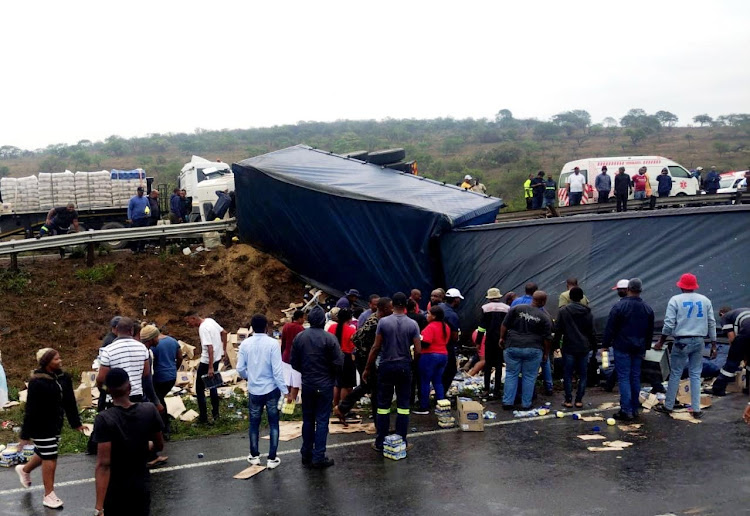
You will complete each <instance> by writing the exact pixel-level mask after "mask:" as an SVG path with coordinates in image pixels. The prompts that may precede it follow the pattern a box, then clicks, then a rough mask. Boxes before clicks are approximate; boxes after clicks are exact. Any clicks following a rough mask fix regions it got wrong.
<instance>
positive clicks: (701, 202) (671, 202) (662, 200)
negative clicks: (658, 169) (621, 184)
mask: <svg viewBox="0 0 750 516" xmlns="http://www.w3.org/2000/svg"><path fill="white" fill-rule="evenodd" d="M748 202H750V196H748V195H745V196H744V197H743V193H742V192H736V193H726V194H713V195H690V196H684V197H677V196H674V197H650V198H649V199H645V200H634V199H629V200H628V211H635V210H653V209H656V208H667V207H672V206H675V207H678V208H679V207H684V206H705V205H712V204H732V203H735V204H743V203H748ZM615 209H616V205H615V200H614V199H610V200H609V202H607V203H603V204H598V203H592V204H581V205H579V206H558V207H547V208H545V209H543V210H528V211H517V212H511V213H501V214H499V215H498V216H497V219H496V221H497V222H514V221H519V220H533V219H543V218H548V217H567V216H571V215H583V214H591V213H612V212H614V211H615Z"/></svg>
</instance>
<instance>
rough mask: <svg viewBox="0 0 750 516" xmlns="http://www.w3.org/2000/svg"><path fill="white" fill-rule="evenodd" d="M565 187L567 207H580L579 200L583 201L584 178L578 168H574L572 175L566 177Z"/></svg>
mask: <svg viewBox="0 0 750 516" xmlns="http://www.w3.org/2000/svg"><path fill="white" fill-rule="evenodd" d="M565 186H566V188H567V189H568V200H569V201H570V202H569V205H570V206H578V205H580V204H581V199H583V189H584V188H586V177H585V176H584V175H583V174H581V170H580V169H579V168H578V167H575V168H574V169H573V173H572V174H570V175H569V176H568V177H567V179H566V180H565Z"/></svg>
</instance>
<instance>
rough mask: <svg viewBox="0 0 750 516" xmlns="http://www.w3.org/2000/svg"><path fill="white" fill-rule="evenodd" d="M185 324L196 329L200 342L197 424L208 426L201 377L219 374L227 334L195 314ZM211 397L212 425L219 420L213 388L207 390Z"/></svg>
mask: <svg viewBox="0 0 750 516" xmlns="http://www.w3.org/2000/svg"><path fill="white" fill-rule="evenodd" d="M185 322H186V323H187V325H188V326H190V327H192V328H198V335H199V336H200V340H201V358H200V363H199V364H198V371H197V372H196V374H195V397H196V399H197V401H198V412H199V415H198V422H199V423H201V424H204V425H206V424H208V409H207V407H206V386H205V383H204V381H203V377H204V376H206V375H208V376H213V375H214V374H219V364H220V363H221V359H222V357H223V356H224V354H225V352H226V349H227V332H226V331H224V328H222V327H221V325H219V323H217V322H216V321H215V320H213V319H211V318H210V317H206V318H205V319H204V318H202V317H201V316H200V315H198V314H197V313H193V314H190V315H188V316H187V317H185ZM209 393H210V396H211V408H212V410H211V415H212V416H213V420H214V423H215V422H216V420H218V419H219V393H218V391H217V389H216V388H215V387H214V388H213V389H210V390H209Z"/></svg>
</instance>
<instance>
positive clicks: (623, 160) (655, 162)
mask: <svg viewBox="0 0 750 516" xmlns="http://www.w3.org/2000/svg"><path fill="white" fill-rule="evenodd" d="M604 166H606V167H607V174H608V175H609V176H610V178H611V180H612V181H611V183H612V188H613V189H614V186H615V175H616V174H617V173H618V170H619V169H620V167H625V173H626V174H628V175H630V176H631V177H632V176H634V175H636V174H637V173H638V169H640V168H641V167H646V174H648V177H649V182H650V183H651V190H652V192H653V194H654V195H656V191H657V189H658V184H659V183H658V181H657V180H656V177H657V176H658V175H659V174H660V173H661V170H662V169H663V168H665V167H666V168H667V170H669V175H670V176H671V177H672V191H671V192H670V193H669V195H670V196H685V195H696V194H698V193H699V192H700V184H699V183H698V180H697V179H696V178H694V177H693V176H692V175H691V174H690V172H689V171H688V170H687V169H686V168H685V167H683V166H682V165H680V164H679V163H677V162H675V161H672V160H671V159H669V158H664V157H661V156H631V157H627V156H625V157H622V156H620V157H609V158H585V159H579V160H576V161H570V162H568V163H566V164H565V166H563V168H562V171H561V172H560V181H559V182H558V183H557V188H558V190H557V198H558V201H559V203H560V206H567V205H568V193H567V191H566V189H565V180H566V179H567V178H568V176H569V175H570V174H572V173H573V169H574V168H575V167H578V169H579V170H580V173H581V174H583V175H584V176H585V177H586V188H585V189H584V192H583V199H582V200H581V203H582V204H586V203H593V202H596V201H597V200H598V195H599V194H598V192H597V191H596V188H595V186H594V184H595V181H596V176H597V175H599V174H601V172H602V167H604ZM611 195H614V194H613V193H611V191H610V196H611ZM630 197H631V198H632V197H633V196H632V194H631V195H630Z"/></svg>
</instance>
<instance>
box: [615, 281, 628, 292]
mask: <svg viewBox="0 0 750 516" xmlns="http://www.w3.org/2000/svg"><path fill="white" fill-rule="evenodd" d="M618 288H628V280H626V279H621V280H620V281H618V282H617V285H615V286H614V287H612V290H617V289H618Z"/></svg>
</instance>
